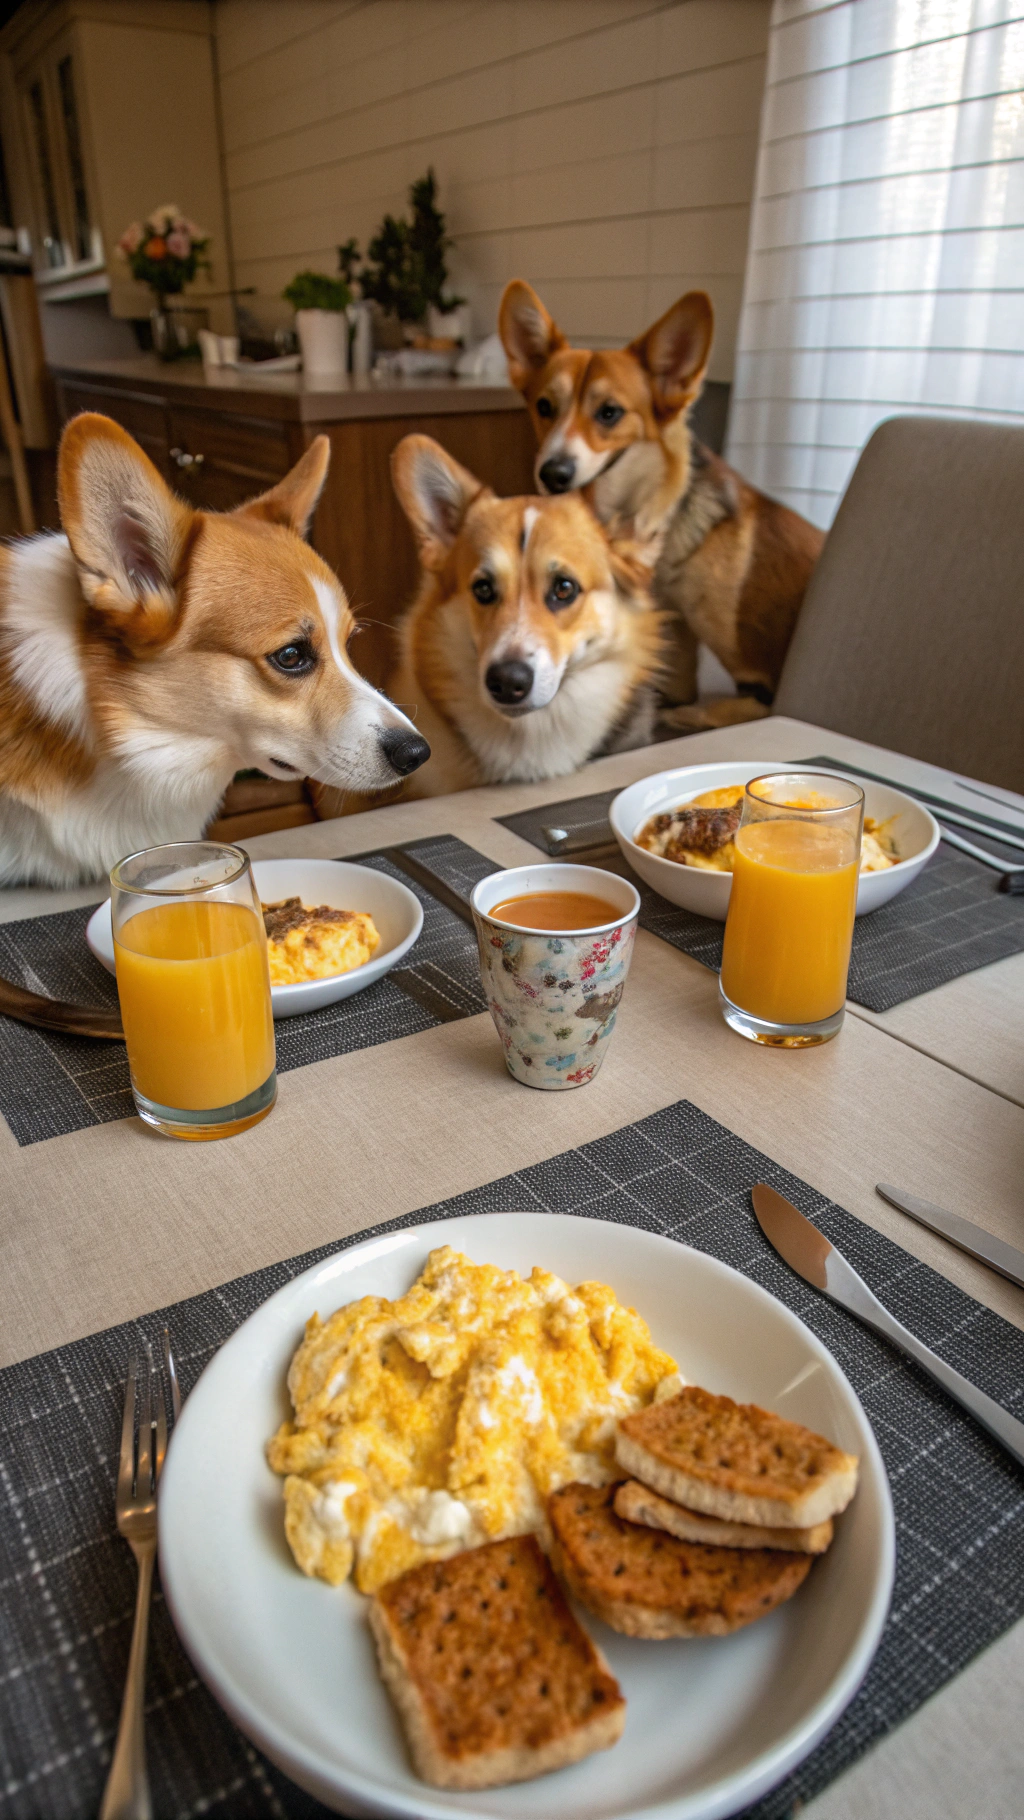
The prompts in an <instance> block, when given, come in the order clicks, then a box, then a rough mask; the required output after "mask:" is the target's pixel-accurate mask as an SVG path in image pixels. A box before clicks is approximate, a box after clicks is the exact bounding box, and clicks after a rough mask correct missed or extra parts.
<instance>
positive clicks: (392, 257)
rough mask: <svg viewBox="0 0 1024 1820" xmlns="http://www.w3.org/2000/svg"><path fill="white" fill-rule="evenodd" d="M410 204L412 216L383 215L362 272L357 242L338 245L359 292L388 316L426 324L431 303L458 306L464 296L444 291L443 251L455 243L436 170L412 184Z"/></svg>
mask: <svg viewBox="0 0 1024 1820" xmlns="http://www.w3.org/2000/svg"><path fill="white" fill-rule="evenodd" d="M409 203H410V207H411V209H412V219H411V220H409V221H406V220H404V219H400V218H399V217H397V216H395V215H385V217H384V219H383V221H382V222H381V224H380V227H379V228H378V230H377V232H376V234H375V235H374V237H373V239H372V240H371V241H370V243H369V245H368V246H367V249H366V260H365V263H364V264H363V265H362V267H361V269H359V270H358V271H357V269H356V268H357V266H358V263H359V259H360V252H359V243H358V241H356V240H346V241H345V244H344V245H343V246H339V248H338V270H339V272H341V274H342V277H343V279H344V281H345V282H346V283H347V284H350V285H355V284H356V283H358V285H359V290H360V294H361V295H362V296H363V297H365V298H368V299H369V300H370V301H371V302H373V303H376V304H378V305H379V306H380V308H381V309H382V310H383V311H384V312H385V313H386V314H387V315H390V316H397V317H399V319H400V320H401V321H402V322H422V321H423V319H424V317H425V316H426V313H427V311H428V309H429V308H430V306H431V305H432V304H433V305H434V307H435V308H436V309H438V310H454V309H456V308H457V307H458V305H459V304H460V303H463V302H465V299H464V298H462V297H451V296H446V295H445V289H444V287H445V284H446V283H447V281H448V268H447V266H446V265H445V253H446V252H447V251H448V248H449V247H450V246H451V245H452V244H453V242H452V240H451V239H450V237H449V236H448V234H447V233H446V232H445V219H444V216H443V214H442V213H441V211H440V209H439V208H438V206H437V178H436V177H435V176H434V172H433V170H432V169H431V170H428V172H427V174H426V176H425V177H418V178H417V179H416V181H415V183H413V184H411V185H410V186H409Z"/></svg>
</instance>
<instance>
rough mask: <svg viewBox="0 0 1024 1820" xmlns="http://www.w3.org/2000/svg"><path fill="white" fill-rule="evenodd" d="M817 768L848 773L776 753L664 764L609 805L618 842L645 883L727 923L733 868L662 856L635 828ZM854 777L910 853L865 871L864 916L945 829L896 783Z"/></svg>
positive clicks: (926, 856)
mask: <svg viewBox="0 0 1024 1820" xmlns="http://www.w3.org/2000/svg"><path fill="white" fill-rule="evenodd" d="M812 769H813V770H814V771H819V770H820V771H821V772H822V774H823V775H829V774H831V775H832V776H835V777H843V776H845V775H846V773H845V772H843V771H841V770H839V769H836V770H834V771H832V772H831V773H829V772H828V771H826V770H825V768H824V767H822V766H818V765H814V766H803V767H801V766H800V765H785V764H783V763H781V761H780V760H779V759H777V758H776V759H770V758H765V759H760V760H753V759H746V760H744V761H734V762H732V763H730V764H720V765H681V766H679V768H678V769H677V770H675V771H657V772H655V774H654V776H653V777H644V778H641V780H640V782H639V783H636V784H630V786H629V788H628V789H626V790H620V791H619V794H618V796H617V797H616V798H615V800H614V802H613V803H612V806H611V808H610V809H609V811H608V819H609V821H610V822H611V825H612V832H613V833H614V835H615V838H616V840H617V841H618V843H619V846H620V847H621V848H622V851H623V853H624V854H625V856H626V858H627V859H628V861H629V863H630V865H631V866H632V867H633V870H634V871H635V872H638V873H639V874H640V877H641V878H642V879H643V881H644V883H645V884H647V885H651V886H652V887H653V889H654V890H655V891H658V892H660V893H661V895H662V897H667V898H668V900H669V902H670V903H672V904H679V905H680V907H681V908H682V909H684V910H693V911H695V912H696V913H697V915H698V916H711V917H714V918H715V919H716V920H717V921H718V922H723V923H724V921H725V917H726V912H727V910H728V908H729V893H730V891H731V889H732V874H731V873H730V872H707V871H705V870H704V869H703V867H700V866H681V865H680V864H679V863H678V861H676V860H673V859H662V858H660V856H659V855H658V854H656V853H648V852H647V851H646V849H645V848H644V847H638V846H637V843H636V838H635V837H636V835H637V834H639V832H640V829H641V828H642V827H643V825H644V823H645V822H646V821H648V820H649V818H650V817H651V816H652V815H659V814H661V813H662V812H663V811H665V810H667V809H678V808H680V807H681V806H682V804H683V803H687V802H690V801H692V799H693V797H695V796H703V794H704V792H705V790H722V789H724V788H725V786H726V785H727V784H749V782H750V780H751V778H752V777H761V776H763V774H764V773H765V772H766V771H787V770H791V771H800V770H812ZM852 781H853V782H855V783H858V784H860V785H861V786H862V788H863V790H864V813H865V815H867V816H870V817H872V818H873V819H874V820H875V821H876V822H886V821H891V824H892V836H893V839H894V840H895V842H896V847H897V850H898V852H899V853H900V854H901V855H902V856H903V857H902V858H901V859H900V860H899V861H898V863H897V864H896V865H895V866H887V867H886V869H885V871H884V872H862V873H861V875H860V883H859V885H858V887H857V915H858V916H864V915H866V914H867V913H868V912H869V911H871V910H878V909H879V908H880V907H881V905H882V904H887V903H888V902H889V899H890V898H892V897H895V896H896V895H897V893H898V892H900V891H902V890H904V889H905V887H906V886H907V885H909V884H910V883H911V881H912V880H913V879H915V878H916V877H917V876H918V873H919V872H921V871H922V870H923V868H924V867H925V866H926V865H927V863H928V861H929V860H930V859H931V856H932V854H933V853H934V852H935V849H936V847H937V846H938V844H939V839H940V834H939V824H938V822H937V821H936V820H935V817H934V816H933V815H930V814H929V813H928V810H927V809H926V808H925V807H924V805H923V804H922V803H918V802H915V801H914V799H913V797H912V796H905V795H904V793H903V791H902V790H896V789H893V787H892V786H891V785H890V784H876V783H872V781H871V779H870V778H862V777H857V778H853V779H852Z"/></svg>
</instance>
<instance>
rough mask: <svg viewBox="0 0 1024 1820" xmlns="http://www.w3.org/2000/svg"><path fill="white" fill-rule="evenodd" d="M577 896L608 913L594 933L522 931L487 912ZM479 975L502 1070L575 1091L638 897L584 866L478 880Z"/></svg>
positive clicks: (607, 1003)
mask: <svg viewBox="0 0 1024 1820" xmlns="http://www.w3.org/2000/svg"><path fill="white" fill-rule="evenodd" d="M534 891H577V892H585V893H587V894H588V895H591V896H593V897H601V898H604V900H605V902H606V903H608V904H610V905H612V907H613V908H614V910H615V912H616V915H615V919H614V921H612V922H608V923H602V924H601V925H600V926H599V927H597V928H594V929H571V930H567V931H565V932H564V933H559V932H558V931H557V930H555V931H549V930H538V929H524V928H522V927H519V926H518V925H516V924H514V923H509V922H506V921H504V920H501V919H499V918H497V917H495V916H492V915H491V914H490V912H491V910H492V909H493V908H494V907H495V906H496V905H498V904H501V903H504V902H506V900H507V899H508V898H510V897H523V896H525V895H526V894H527V893H528V892H534ZM471 903H472V906H473V920H474V922H475V924H476V933H477V940H478V942H479V944H480V974H481V978H482V980H483V986H484V991H485V992H486V994H487V1004H488V1008H489V1010H490V1013H491V1016H492V1017H493V1019H494V1025H495V1029H496V1030H497V1032H498V1035H499V1036H500V1038H501V1044H502V1048H503V1049H504V1051H505V1061H506V1063H507V1065H508V1071H509V1073H510V1074H511V1075H513V1076H514V1077H515V1079H516V1080H517V1081H522V1082H523V1083H524V1084H525V1085H526V1086H527V1087H545V1088H551V1089H560V1088H564V1087H584V1086H586V1083H587V1082H588V1081H592V1080H593V1078H594V1076H595V1074H596V1073H597V1071H598V1069H599V1068H600V1066H601V1063H602V1062H603V1061H604V1057H605V1052H606V1050H607V1048H608V1043H609V1040H610V1038H611V1034H612V1031H613V1030H614V1028H615V1016H616V1010H617V1007H618V1003H619V1000H620V999H621V997H622V990H623V987H624V985H625V983H626V975H627V973H628V972H629V963H630V961H631V960H632V958H633V940H634V937H635V935H636V919H637V915H638V913H639V910H640V898H639V896H638V894H637V892H636V890H635V889H634V887H633V886H632V885H631V884H630V883H629V882H628V880H627V879H624V878H618V877H617V876H616V875H615V873H614V872H600V871H598V870H597V868H596V867H594V866H570V865H553V864H552V865H546V866H519V867H517V868H516V869H515V870H514V871H510V872H492V874H491V876H490V877H489V878H485V879H481V881H480V883H479V884H478V885H477V887H476V889H475V891H474V892H473V896H472V899H471Z"/></svg>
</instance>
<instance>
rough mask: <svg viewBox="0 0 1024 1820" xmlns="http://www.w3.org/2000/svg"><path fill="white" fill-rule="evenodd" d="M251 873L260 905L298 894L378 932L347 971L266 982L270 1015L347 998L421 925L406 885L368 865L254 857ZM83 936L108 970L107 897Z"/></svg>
mask: <svg viewBox="0 0 1024 1820" xmlns="http://www.w3.org/2000/svg"><path fill="white" fill-rule="evenodd" d="M252 875H253V878H254V879H255V881H256V889H257V891H258V892H259V894H260V898H261V900H262V902H263V903H265V904H273V903H279V902H280V901H281V899H282V898H284V897H301V899H302V901H303V903H304V904H328V905H329V906H330V908H331V909H332V910H368V911H369V913H370V915H371V916H372V917H373V920H374V922H375V923H376V925H377V929H378V931H379V933H380V946H379V947H378V949H377V952H376V953H375V954H374V956H373V958H372V960H368V961H364V963H363V965H362V966H361V967H353V968H352V969H351V971H350V972H349V973H332V974H331V975H329V977H328V978H327V979H322V980H303V981H302V983H301V984H300V985H297V986H271V988H270V997H271V1001H272V1003H273V1007H274V1016H275V1017H294V1016H295V1015H296V1012H299V1011H319V1009H320V1007H321V1005H333V1004H334V1002H335V1000H336V999H339V998H349V997H351V995H352V993H353V992H361V991H362V990H363V987H364V986H372V985H373V983H374V981H375V980H379V979H381V978H382V977H383V975H384V974H385V973H390V971H391V969H392V967H397V965H398V963H399V961H400V960H401V959H402V958H403V956H404V955H406V954H408V952H409V949H410V948H411V947H412V945H413V942H414V941H416V939H417V937H418V936H419V933H420V930H421V929H422V927H423V906H422V905H421V903H420V901H419V898H418V897H416V896H415V895H414V894H413V892H411V891H410V890H409V888H408V886H407V885H400V884H399V882H398V880H397V879H395V878H389V877H388V876H387V874H386V873H384V872H375V871H374V870H373V867H372V866H356V865H351V864H350V863H349V862H348V861H347V860H343V859H254V860H253V862H252ZM85 939H86V941H87V942H88V944H89V947H90V948H91V949H92V952H93V954H94V955H95V956H96V959H97V960H98V961H102V963H103V965H104V967H106V969H107V971H108V973H113V971H114V937H113V932H112V930H111V926H110V899H109V897H108V899H107V901H106V903H105V904H101V905H100V907H99V909H98V910H96V911H94V912H93V914H92V916H91V917H90V918H89V921H88V923H87V925H86V930H85Z"/></svg>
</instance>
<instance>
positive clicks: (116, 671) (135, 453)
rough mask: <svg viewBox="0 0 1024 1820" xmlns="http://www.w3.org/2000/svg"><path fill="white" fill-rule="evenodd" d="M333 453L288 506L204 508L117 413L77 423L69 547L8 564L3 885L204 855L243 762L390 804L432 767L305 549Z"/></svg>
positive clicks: (2, 633) (69, 465)
mask: <svg viewBox="0 0 1024 1820" xmlns="http://www.w3.org/2000/svg"><path fill="white" fill-rule="evenodd" d="M329 458H330V445H329V443H328V441H327V438H326V436H319V437H317V439H316V440H315V442H313V443H312V444H311V446H310V447H309V449H307V451H306V453H305V454H304V455H303V457H302V459H301V461H299V462H298V463H297V465H296V466H295V467H294V468H293V469H292V471H291V473H290V474H288V475H286V476H285V478H284V479H283V480H282V481H280V482H279V484H278V485H277V486H276V487H274V488H273V489H272V490H271V491H270V492H269V493H264V494H263V495H262V496H261V497H260V498H258V499H254V500H252V501H251V502H250V503H249V504H248V505H245V506H242V507H241V508H240V509H239V510H238V511H236V512H230V513H209V512H196V511H193V510H192V508H191V507H189V506H188V505H186V504H184V502H183V501H182V500H180V499H178V498H176V497H175V495H174V494H173V493H172V492H171V491H170V489H169V488H168V487H167V486H166V485H165V483H164V481H163V480H162V479H161V477H160V475H159V474H158V473H157V470H156V469H155V467H154V466H153V464H152V462H151V461H150V460H149V459H148V457H147V456H146V455H144V454H143V452H142V450H141V449H140V448H139V446H138V444H137V443H135V442H133V440H132V438H131V437H130V436H129V435H128V434H127V432H126V431H124V430H123V429H121V428H120V426H119V425H117V424H115V423H112V422H111V421H110V419H109V418H106V417H100V416H96V415H92V414H87V415H84V416H81V417H76V418H75V419H74V420H73V421H72V422H71V423H70V424H69V425H68V427H67V429H66V430H65V432H64V436H63V438H62V441H61V446H60V457H59V466H58V493H59V501H60V513H61V522H62V524H63V526H64V530H65V533H66V535H64V536H59V535H47V536H43V537H37V538H34V539H32V540H31V541H26V542H23V543H17V544H14V545H13V546H12V547H11V548H9V549H6V550H3V551H0V884H5V885H10V884H25V883H39V884H47V885H71V884H75V883H77V882H80V881H83V880H86V879H94V878H98V877H100V876H101V875H102V874H103V873H104V872H106V871H107V870H108V869H109V868H110V867H111V866H112V865H113V864H114V862H115V861H116V860H118V859H120V858H122V857H123V856H124V855H125V854H126V853H131V852H133V851H135V850H137V849H138V848H140V847H147V846H153V845H157V844H159V843H162V842H164V841H180V840H194V839H196V838H197V837H198V836H199V835H200V834H201V833H202V830H203V828H204V827H205V826H206V824H207V822H208V821H209V820H210V818H211V816H212V815H213V814H214V812H215V810H216V809H217V806H218V804H219V802H220V799H221V797H222V795H223V793H224V790H225V788H226V787H227V785H228V783H229V782H230V780H231V777H232V775H233V774H234V772H235V771H237V770H239V769H240V768H242V767H247V766H256V767H258V768H259V769H260V770H261V771H265V772H266V773H267V774H268V776H270V777H276V778H295V777H304V776H307V775H309V776H313V777H318V778H322V779H323V780H325V781H326V782H327V783H330V784H338V785H343V786H345V787H348V788H353V789H359V790H374V789H380V788H383V787H385V786H386V785H388V784H393V783H394V782H396V780H397V779H398V778H399V777H401V776H405V775H406V774H407V773H409V772H411V771H412V770H413V769H414V768H415V767H416V766H417V765H419V764H422V763H423V761H424V759H425V758H427V756H428V755H429V748H428V746H427V745H426V742H425V741H424V740H423V738H422V737H421V736H420V734H419V733H418V732H417V731H416V729H415V728H414V727H413V726H412V725H411V723H410V722H409V721H408V720H407V719H406V717H405V715H404V714H401V713H400V712H399V711H398V709H397V708H394V707H392V705H391V703H390V702H388V701H386V700H385V699H384V698H383V696H381V695H378V694H377V693H376V691H375V690H373V689H372V688H371V687H370V685H369V683H367V682H365V681H364V680H363V679H362V677H360V676H359V675H358V674H357V672H356V671H355V669H354V668H353V666H352V664H351V662H350V660H349V658H348V656H347V654H346V649H345V646H346V642H347V640H348V637H349V634H350V633H351V631H352V629H353V620H352V616H351V614H350V612H349V608H348V603H347V601H346V598H345V592H344V589H343V588H342V586H341V584H340V582H339V581H338V579H337V577H336V576H335V575H334V574H333V573H332V572H331V570H330V569H329V568H328V567H327V564H326V563H324V562H322V561H321V560H320V558H319V556H317V555H316V554H315V553H314V551H313V550H311V549H310V548H309V546H308V544H306V543H304V542H303V541H302V532H303V531H304V530H305V527H306V525H307V524H308V522H309V519H310V516H311V514H312V511H313V508H314V506H315V505H316V501H317V498H318V497H319V494H320V489H321V487H322V486H323V483H324V479H325V476H326V473H327V464H328V461H329Z"/></svg>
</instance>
